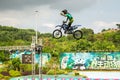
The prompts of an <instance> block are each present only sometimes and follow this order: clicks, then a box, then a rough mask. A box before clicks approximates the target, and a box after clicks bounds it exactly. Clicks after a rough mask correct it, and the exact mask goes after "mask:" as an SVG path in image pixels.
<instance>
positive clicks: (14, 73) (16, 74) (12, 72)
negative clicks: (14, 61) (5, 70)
mask: <svg viewBox="0 0 120 80" xmlns="http://www.w3.org/2000/svg"><path fill="white" fill-rule="evenodd" d="M9 74H10V76H11V77H18V76H21V74H20V72H19V71H14V70H10V71H9Z"/></svg>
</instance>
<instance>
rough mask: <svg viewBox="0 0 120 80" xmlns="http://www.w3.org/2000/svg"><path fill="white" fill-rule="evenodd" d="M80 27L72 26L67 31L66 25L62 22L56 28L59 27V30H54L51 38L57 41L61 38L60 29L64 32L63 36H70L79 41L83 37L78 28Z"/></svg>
mask: <svg viewBox="0 0 120 80" xmlns="http://www.w3.org/2000/svg"><path fill="white" fill-rule="evenodd" d="M79 26H81V25H74V26H71V27H70V28H69V29H67V27H68V25H67V24H66V22H65V21H63V23H62V25H57V26H56V27H59V29H55V30H54V31H53V38H56V39H59V38H61V37H62V35H63V34H62V29H63V30H64V34H72V35H73V37H74V38H75V39H77V40H79V39H81V38H82V36H83V33H82V31H81V30H80V29H78V27H79Z"/></svg>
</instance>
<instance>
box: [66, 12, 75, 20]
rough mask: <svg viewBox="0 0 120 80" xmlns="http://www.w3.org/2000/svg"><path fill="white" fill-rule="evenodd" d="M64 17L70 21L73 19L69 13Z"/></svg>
mask: <svg viewBox="0 0 120 80" xmlns="http://www.w3.org/2000/svg"><path fill="white" fill-rule="evenodd" d="M66 17H67V18H68V19H69V20H70V21H71V20H72V19H73V17H72V15H71V14H70V13H67V14H66Z"/></svg>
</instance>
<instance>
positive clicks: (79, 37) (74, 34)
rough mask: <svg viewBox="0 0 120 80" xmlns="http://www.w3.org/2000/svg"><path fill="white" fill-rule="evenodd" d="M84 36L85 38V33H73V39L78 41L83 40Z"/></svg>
mask: <svg viewBox="0 0 120 80" xmlns="http://www.w3.org/2000/svg"><path fill="white" fill-rule="evenodd" d="M82 36H83V33H82V31H80V30H76V31H75V32H73V37H74V38H75V39H77V40H79V39H81V38H82Z"/></svg>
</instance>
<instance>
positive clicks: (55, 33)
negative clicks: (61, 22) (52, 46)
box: [53, 29, 62, 39]
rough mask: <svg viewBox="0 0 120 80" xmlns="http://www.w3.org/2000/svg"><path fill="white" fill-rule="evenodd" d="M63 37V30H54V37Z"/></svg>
mask: <svg viewBox="0 0 120 80" xmlns="http://www.w3.org/2000/svg"><path fill="white" fill-rule="evenodd" d="M61 37H62V32H61V31H60V30H59V29H56V30H54V31H53V38H56V39H59V38H61Z"/></svg>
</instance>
